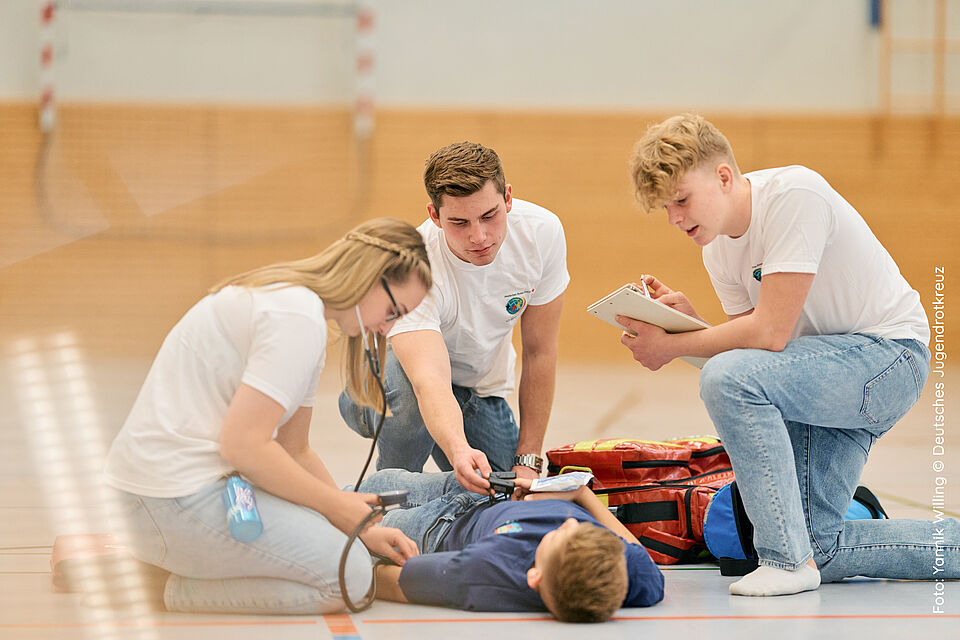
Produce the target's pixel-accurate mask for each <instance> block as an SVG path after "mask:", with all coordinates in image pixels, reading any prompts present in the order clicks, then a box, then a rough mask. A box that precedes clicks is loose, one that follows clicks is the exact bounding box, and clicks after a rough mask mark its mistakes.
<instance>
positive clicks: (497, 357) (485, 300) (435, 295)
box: [389, 198, 570, 397]
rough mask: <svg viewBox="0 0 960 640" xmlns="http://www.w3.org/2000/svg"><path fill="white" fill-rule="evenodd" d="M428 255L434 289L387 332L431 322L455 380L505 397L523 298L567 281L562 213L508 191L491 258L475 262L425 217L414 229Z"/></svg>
mask: <svg viewBox="0 0 960 640" xmlns="http://www.w3.org/2000/svg"><path fill="white" fill-rule="evenodd" d="M417 230H418V231H419V232H420V234H421V235H422V236H423V239H424V242H425V243H426V246H427V254H428V255H429V256H430V266H431V270H432V272H433V288H432V289H431V290H430V292H429V293H428V294H427V297H426V298H425V299H424V300H423V302H422V303H420V305H419V306H417V308H416V309H414V310H413V311H411V312H410V313H408V314H407V315H405V316H404V317H402V318H400V319H399V320H397V322H396V324H395V325H394V327H393V329H392V330H391V331H390V334H389V335H390V337H392V336H395V335H397V334H400V333H406V332H408V331H419V330H423V329H429V330H433V331H439V332H440V333H441V334H443V341H444V342H445V343H446V345H447V351H448V352H449V353H450V367H451V374H452V378H453V383H454V384H456V385H459V386H462V387H471V388H473V389H475V390H476V392H477V394H478V395H480V396H500V397H506V396H507V395H509V394H510V392H511V391H513V387H514V378H515V375H514V365H515V364H516V361H517V354H516V351H514V349H513V343H512V342H511V337H512V335H513V327H514V325H515V324H516V323H517V321H518V320H519V318H520V316H522V315H523V312H524V310H525V309H526V308H527V305H542V304H546V303H548V302H550V301H552V300H554V299H555V298H556V297H557V296H559V295H560V294H561V293H563V291H564V289H566V288H567V284H568V283H569V282H570V274H568V273H567V243H566V240H565V239H564V236H563V225H561V224H560V219H559V218H557V216H556V215H554V214H553V213H551V212H550V211H548V210H546V209H544V208H543V207H540V206H537V205H535V204H533V203H531V202H525V201H523V200H517V199H516V198H514V200H513V207H512V208H511V209H510V212H509V213H508V214H507V234H506V237H505V238H504V241H503V244H502V245H501V246H500V251H499V252H498V253H497V256H496V258H494V260H493V262H491V263H490V264H487V265H483V266H477V265H474V264H470V263H469V262H465V261H463V260H461V259H460V258H458V257H457V256H455V255H454V254H453V252H452V251H451V250H450V247H449V246H447V241H446V239H445V238H444V233H443V231H442V230H441V229H440V228H439V227H437V226H436V225H435V224H434V223H433V222H432V221H431V220H429V219H428V220H427V221H426V222H424V223H423V224H421V225H420V226H419V227H418V229H417Z"/></svg>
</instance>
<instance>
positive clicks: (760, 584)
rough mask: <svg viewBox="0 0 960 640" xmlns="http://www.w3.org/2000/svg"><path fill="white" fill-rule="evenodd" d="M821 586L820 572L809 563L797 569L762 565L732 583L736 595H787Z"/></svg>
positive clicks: (731, 591)
mask: <svg viewBox="0 0 960 640" xmlns="http://www.w3.org/2000/svg"><path fill="white" fill-rule="evenodd" d="M819 586H820V572H819V571H817V570H816V569H814V568H813V567H811V566H809V565H803V566H802V567H800V568H799V569H797V570H796V571H788V570H786V569H777V568H776V567H769V566H767V565H760V566H759V567H757V569H756V570H755V571H753V572H751V573H748V574H747V575H745V576H743V577H742V578H740V579H739V580H737V581H736V582H734V583H733V584H731V585H730V593H732V594H733V595H735V596H785V595H788V594H791V593H800V592H801V591H812V590H814V589H816V588H817V587H819Z"/></svg>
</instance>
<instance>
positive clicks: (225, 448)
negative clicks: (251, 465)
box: [220, 434, 253, 472]
mask: <svg viewBox="0 0 960 640" xmlns="http://www.w3.org/2000/svg"><path fill="white" fill-rule="evenodd" d="M252 449H253V447H251V446H250V443H249V442H244V441H243V440H242V439H240V438H236V437H229V436H227V435H226V434H223V435H221V438H220V457H221V458H223V459H224V460H226V461H227V462H228V463H229V464H230V466H231V467H233V468H234V469H236V470H238V471H241V472H242V471H243V470H244V469H245V468H246V466H247V461H248V460H249V459H250V457H251V450H252Z"/></svg>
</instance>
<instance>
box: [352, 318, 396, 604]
mask: <svg viewBox="0 0 960 640" xmlns="http://www.w3.org/2000/svg"><path fill="white" fill-rule="evenodd" d="M354 310H355V311H356V313H357V323H358V324H359V326H360V336H361V340H362V341H363V351H364V353H365V354H366V356H367V366H368V367H370V371H371V372H372V373H373V376H374V378H375V379H376V381H377V386H378V387H379V388H380V397H381V399H382V403H381V407H380V418H379V419H378V420H377V427H376V429H374V431H373V441H372V442H371V443H370V452H369V453H368V454H367V461H366V462H365V463H364V464H363V469H362V470H361V471H360V477H359V478H357V482H356V484H354V485H353V490H354V491H355V492H356V491H358V490H359V489H360V483H361V482H362V481H363V476H365V475H366V473H367V468H368V467H369V466H370V461H371V460H372V459H373V451H374V449H376V447H377V439H378V438H379V437H380V430H381V429H382V428H383V421H384V420H385V419H386V417H387V392H386V389H385V388H384V386H383V372H382V371H381V370H380V363H379V362H378V361H377V359H376V358H374V357H373V353H374V352H376V351H378V350H379V348H380V344H379V340H378V338H377V334H376V333H374V334H373V336H372V339H371V340H368V339H367V331H366V329H365V328H364V326H363V317H362V316H361V315H360V307H359V306H354ZM371 342H372V343H373V347H372V348H371V346H370V343H371ZM377 497H379V498H380V504H378V505H376V506H374V507H373V509H372V510H371V511H370V513H369V514H368V515H367V516H365V517H364V518H363V520H361V521H360V523H359V524H358V525H357V526H356V527H354V529H353V531H351V532H350V535H349V536H347V544H346V545H345V546H344V547H343V553H341V554H340V568H339V579H340V595H341V596H343V602H344V603H345V604H346V605H347V608H348V609H350V611H352V612H354V613H360V612H361V611H365V610H367V609H369V608H370V605H372V604H373V601H374V599H375V597H376V591H377V568H376V565H374V566H373V575H372V577H371V580H370V589H369V590H368V591H367V593H366V595H364V596H363V599H362V600H361V601H360V602H359V604H354V603H353V601H352V600H350V595H349V594H348V593H347V583H346V580H345V578H344V568H345V567H346V565H347V556H348V555H349V554H350V549H351V548H352V547H353V543H354V542H355V541H356V539H357V537H359V535H360V532H361V531H363V529H364V528H365V527H366V526H367V525H368V524H369V523H370V521H371V520H373V519H374V518H375V517H377V516H378V515H380V514H383V513H386V512H387V511H390V510H391V509H395V508H396V507H399V506H401V505H402V504H403V503H405V502H406V500H407V492H406V491H402V490H401V491H387V492H384V493H380V494H377Z"/></svg>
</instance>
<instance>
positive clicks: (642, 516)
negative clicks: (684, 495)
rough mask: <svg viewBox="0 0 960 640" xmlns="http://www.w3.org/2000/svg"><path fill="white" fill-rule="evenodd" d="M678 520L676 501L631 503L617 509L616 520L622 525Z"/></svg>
mask: <svg viewBox="0 0 960 640" xmlns="http://www.w3.org/2000/svg"><path fill="white" fill-rule="evenodd" d="M679 519H680V508H679V507H678V506H677V501H676V500H662V501H657V502H639V503H638V502H631V503H628V504H621V505H620V506H618V507H617V520H619V521H620V522H622V523H624V524H640V523H643V522H660V521H662V520H666V521H671V520H679Z"/></svg>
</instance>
